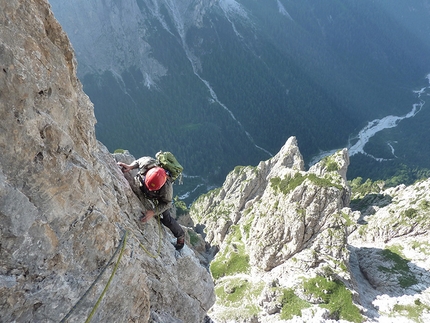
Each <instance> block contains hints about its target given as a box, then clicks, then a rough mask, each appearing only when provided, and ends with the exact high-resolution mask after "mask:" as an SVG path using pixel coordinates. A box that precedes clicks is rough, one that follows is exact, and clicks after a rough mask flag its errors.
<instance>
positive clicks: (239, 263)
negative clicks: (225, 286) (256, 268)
mask: <svg viewBox="0 0 430 323" xmlns="http://www.w3.org/2000/svg"><path fill="white" fill-rule="evenodd" d="M249 268H250V265H249V255H248V254H247V253H246V250H245V244H244V243H243V242H242V234H241V231H240V227H239V226H231V227H230V232H229V235H228V237H227V241H226V246H225V248H224V249H223V251H222V252H219V253H218V254H217V256H216V257H215V259H214V260H213V261H212V262H211V264H210V271H211V273H212V277H213V278H214V279H219V278H221V277H224V276H230V275H233V274H236V273H247V272H248V271H249Z"/></svg>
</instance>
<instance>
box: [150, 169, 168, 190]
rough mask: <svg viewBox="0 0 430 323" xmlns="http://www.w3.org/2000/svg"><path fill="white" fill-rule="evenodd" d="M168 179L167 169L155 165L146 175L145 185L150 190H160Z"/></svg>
mask: <svg viewBox="0 0 430 323" xmlns="http://www.w3.org/2000/svg"><path fill="white" fill-rule="evenodd" d="M166 180H167V174H166V171H165V170H164V169H163V168H161V167H153V168H151V169H150V170H148V172H147V173H146V175H145V185H146V187H147V188H148V190H150V191H157V190H159V189H160V188H161V187H162V186H163V185H164V183H166Z"/></svg>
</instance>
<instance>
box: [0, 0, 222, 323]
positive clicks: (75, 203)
mask: <svg viewBox="0 0 430 323" xmlns="http://www.w3.org/2000/svg"><path fill="white" fill-rule="evenodd" d="M0 7H1V8H2V9H1V11H0V39H1V41H0V117H1V123H0V129H1V135H0V147H1V154H0V313H1V314H0V317H1V318H0V321H1V322H59V321H60V320H62V319H64V321H65V322H83V321H85V318H89V317H90V316H91V317H92V321H93V322H166V323H167V322H169V323H170V322H187V323H189V322H201V321H202V320H203V319H204V317H205V315H206V312H207V310H208V309H209V308H210V307H211V306H212V304H213V303H214V300H215V296H214V287H213V281H212V279H211V276H210V274H209V273H208V272H207V269H206V268H204V267H203V266H202V265H200V263H199V261H198V260H197V258H196V256H195V255H194V252H193V251H192V250H191V249H190V248H188V247H187V246H186V247H185V248H184V250H183V251H182V252H181V253H177V252H176V251H175V249H174V247H173V246H172V244H171V240H172V238H171V236H170V233H169V231H168V230H167V231H166V230H164V228H163V227H162V226H159V223H157V221H156V220H152V221H150V223H149V224H146V225H141V224H139V223H138V221H137V219H138V217H139V215H140V212H141V210H143V208H144V206H143V204H142V203H141V202H140V201H139V199H138V198H137V197H136V196H135V194H134V193H133V192H132V190H131V188H130V186H129V184H128V182H127V180H126V179H125V178H124V176H123V174H122V172H121V171H120V169H119V168H118V167H117V165H116V162H115V159H114V158H113V156H112V155H111V154H110V153H109V152H108V151H107V149H106V148H105V147H104V146H103V145H102V144H101V143H99V142H98V141H97V140H96V137H95V133H94V124H95V123H96V120H95V117H94V112H93V106H92V103H91V102H90V100H89V98H88V97H87V95H85V93H83V91H82V86H81V83H80V82H79V80H78V79H77V77H76V61H75V57H74V52H73V48H72V47H71V45H70V43H69V40H68V37H67V35H66V34H65V33H64V32H63V30H62V28H61V27H60V25H59V24H58V22H57V21H56V19H55V18H54V16H53V14H52V12H51V9H50V6H49V4H48V3H47V1H45V0H26V1H18V0H0ZM126 233H127V234H126ZM109 275H113V276H111V277H112V278H111V279H110V276H109ZM93 283H94V285H92V284H93ZM105 287H106V288H107V290H106V292H104V293H102V291H103V290H104V288H105ZM100 295H101V296H103V297H101V298H100V300H101V302H100V303H96V302H97V300H98V299H99V296H100ZM96 304H97V305H98V306H96ZM69 311H72V312H69ZM68 313H69V315H68V316H67V314H68Z"/></svg>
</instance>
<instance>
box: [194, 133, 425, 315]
mask: <svg viewBox="0 0 430 323" xmlns="http://www.w3.org/2000/svg"><path fill="white" fill-rule="evenodd" d="M348 165H349V158H348V153H347V150H346V149H344V150H341V151H338V152H337V153H336V154H334V155H333V156H329V157H327V158H325V159H323V160H322V161H320V162H319V163H318V164H316V165H314V166H313V167H311V168H310V169H309V170H308V171H305V169H304V167H303V159H302V156H301V154H300V152H299V149H298V146H297V142H296V139H295V138H294V137H292V138H290V139H289V140H288V141H287V142H286V144H285V145H284V147H283V148H282V149H281V151H280V152H279V153H278V154H277V155H276V156H274V157H273V158H271V159H269V160H267V161H264V162H260V164H259V165H258V166H256V167H251V166H247V167H236V169H235V170H234V171H232V172H231V173H230V174H229V175H228V176H227V178H226V180H225V182H224V184H223V186H222V187H221V188H219V189H216V190H214V191H211V192H209V193H208V194H206V195H204V196H201V197H200V198H199V199H198V200H197V201H196V202H195V203H194V204H193V206H192V208H191V217H192V218H193V219H194V221H195V222H196V223H199V225H198V226H197V229H198V230H200V232H202V233H203V234H204V235H205V236H206V240H207V241H208V242H209V243H211V244H212V245H213V246H218V249H219V251H218V253H217V254H216V256H215V258H214V259H213V260H212V262H211V265H210V269H211V272H212V275H213V277H214V279H215V291H216V295H217V301H216V304H215V306H214V307H213V308H211V310H210V312H209V315H210V317H211V318H212V319H213V320H214V321H216V322H218V323H221V322H265V323H266V322H338V321H342V322H426V321H428V319H429V318H430V317H429V313H430V288H429V287H430V275H429V272H428V270H429V268H430V262H429V260H428V255H429V252H428V250H427V249H428V241H429V233H428V229H429V227H430V220H429V219H428V215H429V203H430V193H429V187H430V180H427V181H422V182H420V183H417V184H416V185H413V186H411V187H405V186H399V187H396V188H390V189H387V190H381V189H380V192H379V191H378V192H377V193H371V194H366V195H365V196H354V203H353V204H354V207H351V206H350V199H351V194H352V193H351V189H350V187H349V184H348V182H347V181H346V172H347V167H348Z"/></svg>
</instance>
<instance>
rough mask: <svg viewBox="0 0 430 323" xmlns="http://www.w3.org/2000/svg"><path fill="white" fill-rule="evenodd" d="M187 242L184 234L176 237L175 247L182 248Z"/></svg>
mask: <svg viewBox="0 0 430 323" xmlns="http://www.w3.org/2000/svg"><path fill="white" fill-rule="evenodd" d="M184 244H185V237H184V236H180V237H178V238H177V239H176V244H175V248H176V250H181V249H182V248H183V247H184Z"/></svg>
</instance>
